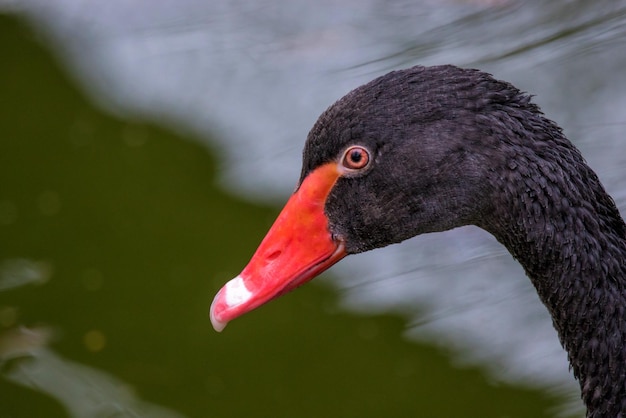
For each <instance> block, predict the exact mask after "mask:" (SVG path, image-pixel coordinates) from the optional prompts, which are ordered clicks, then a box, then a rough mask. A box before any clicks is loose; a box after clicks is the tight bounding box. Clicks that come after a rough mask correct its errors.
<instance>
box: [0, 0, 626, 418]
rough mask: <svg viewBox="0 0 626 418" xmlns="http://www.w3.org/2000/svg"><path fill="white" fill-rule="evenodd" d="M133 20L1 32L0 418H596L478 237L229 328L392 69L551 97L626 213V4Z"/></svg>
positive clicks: (102, 17)
mask: <svg viewBox="0 0 626 418" xmlns="http://www.w3.org/2000/svg"><path fill="white" fill-rule="evenodd" d="M126 3H127V2H106V3H102V2H87V1H84V2H75V1H61V0H57V1H52V2H51V1H45V2H44V1H35V0H29V1H21V2H19V3H18V2H5V3H0V7H2V5H4V6H5V8H6V10H8V11H11V12H12V13H14V14H16V15H17V16H20V18H21V19H23V20H24V21H26V22H29V25H30V28H29V29H26V28H24V27H22V26H20V25H18V24H16V23H15V21H14V20H12V19H9V18H4V19H3V20H2V21H1V22H0V29H1V30H2V31H3V34H2V37H0V39H2V41H1V42H3V44H4V45H3V49H2V50H3V51H6V52H5V55H6V57H7V58H6V59H5V60H4V61H5V64H4V65H3V66H2V70H0V71H3V75H2V78H1V79H2V80H3V84H2V96H3V97H8V98H10V100H9V101H5V102H3V104H2V106H3V108H2V115H3V116H2V118H3V119H2V120H3V124H2V126H3V127H4V128H3V129H4V132H3V138H2V139H1V140H0V155H1V156H2V157H0V158H1V159H2V164H0V173H1V174H0V182H1V183H0V184H1V187H0V228H1V229H0V231H1V232H0V235H1V236H2V237H3V238H2V245H1V247H0V248H1V249H2V251H1V252H0V257H1V259H0V268H1V269H2V271H0V289H1V290H0V327H1V328H0V329H1V330H2V334H1V335H2V337H0V357H1V358H2V359H3V363H2V376H3V379H2V380H0V386H1V387H0V400H2V401H3V402H2V403H0V415H8V414H11V415H10V416H24V417H26V416H29V417H31V416H97V415H98V414H104V415H113V414H115V413H117V414H119V415H121V416H207V415H211V416H285V417H287V416H299V417H302V416H321V415H322V414H325V415H330V416H360V417H362V416H380V415H382V414H385V415H388V416H407V415H417V414H418V412H419V413H420V414H422V415H424V416H460V415H462V416H477V417H486V416H505V415H506V416H520V417H525V416H557V415H558V414H559V413H561V414H562V413H567V412H564V411H572V410H573V411H574V412H573V413H574V414H575V415H576V414H577V412H576V411H577V410H578V411H579V408H580V405H579V403H577V401H576V397H577V389H576V386H577V385H576V383H575V382H574V381H573V379H572V377H571V375H570V374H569V372H568V370H567V362H566V357H565V354H564V352H563V351H562V349H561V348H560V346H559V344H558V340H557V338H556V334H555V332H554V330H553V329H552V326H551V323H550V320H549V318H548V316H547V313H546V312H545V308H543V306H541V304H540V303H539V301H538V300H537V297H536V295H535V293H534V290H533V289H532V287H531V286H530V283H529V281H528V280H527V279H526V278H525V277H523V273H522V271H521V268H519V266H517V264H516V263H515V262H514V261H513V260H512V259H511V258H510V256H509V255H508V254H507V253H506V251H504V249H503V248H502V247H500V246H499V245H498V244H497V243H496V242H495V241H494V240H493V239H492V238H491V237H490V236H489V235H487V234H485V233H483V232H482V231H480V230H478V229H476V228H461V229H458V230H455V231H450V232H447V233H445V234H436V235H428V236H423V237H418V238H416V239H413V240H410V241H408V242H406V243H403V244H402V245H399V246H393V247H390V248H386V249H383V250H380V251H376V252H372V253H368V254H364V255H360V256H358V257H353V258H352V259H350V258H349V259H347V260H345V261H342V263H340V264H339V265H338V266H337V267H336V268H335V269H334V270H333V271H332V272H331V275H328V276H327V277H326V278H324V279H320V280H318V281H317V283H318V284H317V285H309V286H307V287H306V288H304V289H302V290H300V291H298V292H296V293H294V294H292V295H289V296H288V297H286V298H283V299H281V300H277V301H275V302H272V304H270V305H268V306H267V307H264V308H263V309H261V310H259V311H255V312H254V313H252V314H250V315H249V316H248V317H245V318H242V319H240V320H237V322H235V323H233V324H232V325H231V326H229V329H227V331H226V332H225V333H224V334H222V335H217V334H214V333H213V332H212V330H210V328H209V326H210V325H209V323H208V319H207V317H206V310H207V308H208V305H209V303H210V300H211V298H212V295H213V294H214V292H215V290H217V288H219V286H220V285H221V284H222V283H223V282H225V281H226V280H228V279H230V278H231V277H233V276H234V275H236V274H237V273H238V272H239V271H240V269H241V268H242V267H243V266H244V265H245V263H246V262H247V259H248V257H249V256H250V255H251V254H252V252H253V250H254V248H255V246H256V244H257V243H258V241H259V240H260V238H261V237H262V235H263V233H264V232H265V230H266V229H267V228H268V226H269V225H270V223H271V221H272V219H273V217H274V216H275V215H276V213H277V210H278V207H279V206H280V204H281V203H282V202H283V201H284V199H285V198H286V196H287V195H288V194H289V193H290V191H291V190H292V188H293V186H294V184H295V181H296V179H297V176H298V173H299V165H300V152H301V147H302V144H303V141H304V138H305V136H306V133H307V131H308V129H309V128H310V126H311V125H312V124H313V122H314V121H315V119H316V118H317V116H318V115H319V113H320V112H321V111H323V109H325V108H326V107H327V106H328V105H329V104H330V103H332V102H333V101H334V100H336V99H337V98H338V97H340V96H341V95H342V94H344V93H345V92H347V91H348V90H350V89H351V88H353V87H356V86H357V85H359V84H361V83H363V82H365V81H367V80H369V79H371V78H373V77H375V76H377V75H380V74H382V73H384V72H386V71H388V70H390V69H393V68H400V67H406V66H409V65H413V64H417V63H419V64H439V63H454V64H457V65H463V66H472V67H479V68H482V69H485V70H487V71H490V72H492V73H494V74H495V75H496V77H498V78H502V79H506V80H508V81H511V82H513V83H514V84H516V85H517V86H519V87H520V88H522V89H525V90H527V91H530V92H532V93H535V94H536V95H537V96H536V98H535V100H536V101H537V103H539V104H540V105H541V106H542V108H543V109H544V111H545V112H546V113H547V114H548V115H549V117H551V118H552V119H554V120H556V121H557V122H558V123H559V124H560V125H562V126H563V127H564V128H565V131H566V134H567V135H568V136H569V137H570V139H572V140H573V141H574V142H575V143H576V144H577V145H578V146H579V147H580V148H581V150H582V152H583V154H584V155H585V156H586V158H587V159H588V161H589V163H590V165H591V166H592V167H593V168H594V169H596V171H597V172H598V174H599V175H600V177H601V179H602V180H603V182H604V183H605V185H606V187H607V189H608V190H609V192H610V193H611V194H612V195H613V196H614V197H615V199H616V201H617V203H618V206H620V209H622V213H624V208H625V206H626V193H625V191H624V188H623V186H622V184H623V181H624V174H623V173H624V167H626V157H624V156H625V155H626V153H624V151H623V149H624V142H623V139H622V135H621V132H623V128H624V126H625V125H626V111H625V110H624V109H626V91H625V90H626V80H625V78H626V74H625V73H624V72H623V70H622V68H624V66H625V64H626V53H624V52H623V51H626V49H624V46H625V44H626V36H625V35H626V34H625V32H626V29H625V28H626V25H624V23H625V20H626V2H623V1H620V2H615V1H611V2H608V1H605V2H602V1H601V2H593V3H589V2H585V1H556V2H549V3H545V2H539V1H536V2H533V1H529V2H507V1H500V2H493V1H492V2H481V1H474V2H426V1H424V2H417V3H411V2H399V1H397V2H379V1H373V0H372V1H369V2H358V3H356V2H354V3H353V2H342V3H340V4H337V3H336V2H330V1H327V2H306V1H293V2H279V1H268V0H266V1H264V2H261V3H258V2H250V3H247V2H234V1H233V2H214V3H211V2H205V1H202V2H201V1H185V2H166V1H159V2H150V3H149V4H150V6H148V5H147V3H145V4H144V3H143V2H132V4H126ZM33 34H36V35H33ZM33 39H35V40H37V41H36V42H35V41H34V40H33ZM38 42H41V44H42V45H44V46H45V48H46V49H45V50H42V47H41V46H39V45H38ZM6 63H8V64H6ZM57 63H58V64H57ZM59 66H60V68H59ZM77 86H78V87H79V89H78V88H77ZM85 95H86V96H87V98H86V97H85ZM157 126H161V127H160V128H159V127H157ZM164 128H165V129H164ZM209 152H211V153H212V154H213V155H210V154H209ZM251 202H254V204H253V203H251ZM239 321H241V322H239ZM407 337H408V338H407ZM85 382H87V383H85ZM85 387H87V388H88V389H85ZM451 394H454V396H452V395H451ZM2 398H5V399H2ZM452 399H454V400H452ZM572 399H573V400H572ZM2 408H5V409H6V411H8V413H4V414H2V413H1V412H2ZM564 408H565V409H564ZM567 408H572V409H567ZM577 408H578V409H577ZM578 414H580V413H579V412H578Z"/></svg>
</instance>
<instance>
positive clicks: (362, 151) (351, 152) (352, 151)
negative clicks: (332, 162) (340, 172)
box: [341, 145, 370, 170]
mask: <svg viewBox="0 0 626 418" xmlns="http://www.w3.org/2000/svg"><path fill="white" fill-rule="evenodd" d="M369 162H370V153H369V151H368V150H367V149H366V148H363V147H361V146H358V145H355V146H353V147H350V148H348V149H347V150H346V152H345V153H344V154H343V159H342V160H341V164H342V165H343V166H344V167H345V168H347V169H349V170H362V169H364V168H365V167H367V165H368V164H369Z"/></svg>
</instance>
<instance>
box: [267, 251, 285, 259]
mask: <svg viewBox="0 0 626 418" xmlns="http://www.w3.org/2000/svg"><path fill="white" fill-rule="evenodd" d="M281 254H282V250H274V251H272V252H271V253H269V254H268V255H267V260H268V261H274V260H276V259H277V258H278V257H279V256H280V255H281Z"/></svg>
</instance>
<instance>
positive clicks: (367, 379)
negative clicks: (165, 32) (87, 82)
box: [0, 16, 558, 418]
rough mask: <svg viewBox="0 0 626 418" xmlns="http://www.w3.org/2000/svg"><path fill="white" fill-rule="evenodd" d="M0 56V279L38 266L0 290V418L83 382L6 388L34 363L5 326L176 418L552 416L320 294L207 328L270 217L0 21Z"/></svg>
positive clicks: (30, 411)
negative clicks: (25, 280) (114, 109)
mask: <svg viewBox="0 0 626 418" xmlns="http://www.w3.org/2000/svg"><path fill="white" fill-rule="evenodd" d="M0 51H2V63H1V64H0V106H1V108H0V130H1V134H0V267H1V268H4V276H5V280H6V277H7V274H6V271H7V269H11V268H15V266H16V265H17V266H20V265H22V264H20V263H26V264H27V265H32V266H35V267H36V268H38V269H39V270H40V273H41V272H43V273H41V276H42V278H40V280H38V282H37V283H29V284H24V285H21V286H18V285H15V286H11V287H10V286H5V289H4V290H2V291H0V341H1V342H0V354H2V350H4V354H3V355H4V357H0V360H3V362H2V364H1V368H0V371H1V374H0V417H11V418H17V417H23V418H27V417H28V418H32V417H66V416H70V414H69V412H68V407H67V399H70V400H71V399H73V398H76V399H78V398H80V397H81V396H83V395H81V394H80V392H78V391H77V390H78V389H77V388H84V387H86V386H89V385H90V384H89V382H84V381H83V380H82V379H83V377H84V375H83V374H80V373H78V372H76V369H75V368H64V367H62V366H58V365H57V369H56V370H57V372H55V373H59V374H58V376H57V375H53V376H49V375H46V373H50V372H46V370H48V369H47V368H42V370H43V371H42V372H40V373H39V374H31V375H29V376H30V377H29V379H30V380H29V383H26V384H18V383H16V382H15V380H14V379H12V378H10V376H12V375H13V374H14V373H15V372H16V371H19V370H20V369H21V368H22V367H23V366H24V365H28V364H38V363H37V362H38V361H39V362H40V363H43V362H44V361H48V360H46V359H47V358H48V357H46V356H45V355H42V356H41V357H38V356H39V355H38V354H37V351H35V352H34V353H33V354H32V355H29V354H28V353H27V351H28V350H27V348H28V344H26V346H27V347H26V348H25V349H23V350H22V349H20V347H21V346H20V339H19V338H11V337H10V335H12V334H13V333H15V332H16V329H17V327H19V326H24V327H28V328H29V329H32V330H35V331H36V330H46V331H45V334H46V335H50V338H49V340H47V341H48V342H47V343H46V344H44V343H42V344H41V345H42V346H44V347H45V350H46V351H45V352H46V353H48V355H49V353H53V354H54V355H55V356H57V358H60V359H61V360H62V362H64V363H62V364H65V363H67V364H71V365H82V366H83V367H84V368H85V370H83V371H89V372H93V371H95V372H96V373H105V374H107V375H109V376H111V377H112V378H114V379H116V380H115V382H117V383H116V385H118V386H119V385H122V386H123V387H124V388H126V389H128V391H129V392H130V393H132V396H133V397H134V399H136V400H140V401H141V402H147V403H150V404H154V405H159V406H161V407H164V408H167V409H169V410H170V411H176V412H177V413H179V414H182V415H185V416H189V417H209V416H210V417H322V416H324V417H381V416H386V417H400V416H422V417H456V416H465V417H531V416H533V417H536V416H551V413H553V412H554V409H553V408H554V407H555V405H557V404H558V400H557V399H554V398H552V397H550V396H549V395H546V394H544V393H541V392H539V391H536V390H530V389H523V388H519V387H512V386H507V385H496V384H494V383H492V382H491V381H490V380H489V379H488V378H487V377H486V376H484V375H483V374H482V373H481V371H479V370H478V369H473V368H463V367H455V365H454V364H452V363H451V360H450V357H449V356H448V355H447V353H445V352H442V351H440V350H437V349H434V348H431V347H428V346H423V345H417V344H414V343H409V342H407V341H406V340H405V339H404V338H403V337H402V334H403V330H404V327H405V324H404V322H403V321H402V319H401V318H396V317H391V316H371V317H363V316H352V315H348V314H346V313H344V312H342V311H340V310H339V309H338V308H337V296H336V295H335V294H333V292H332V291H330V290H329V289H326V288H324V287H322V286H320V285H319V284H318V285H315V284H313V285H308V286H306V287H305V288H303V289H300V290H299V291H297V292H294V293H292V294H290V295H289V296H288V297H285V298H282V299H280V300H277V301H274V302H272V303H271V304H269V305H267V306H265V307H263V308H261V309H259V310H257V311H255V312H254V313H251V314H249V315H247V316H245V317H243V318H241V319H238V320H237V321H235V322H234V323H232V324H231V325H229V327H228V328H227V329H226V330H225V332H224V333H222V334H217V333H216V332H214V331H213V329H212V328H211V326H210V322H209V319H208V316H207V312H208V307H209V305H210V302H211V299H212V297H213V295H214V294H215V292H216V291H217V289H218V288H219V287H220V286H221V285H222V284H223V283H224V282H226V281H227V280H229V279H230V278H232V277H233V276H235V275H236V274H237V273H239V271H240V270H241V268H242V267H243V266H244V265H245V263H246V262H247V260H248V258H249V257H250V255H251V254H252V252H253V251H254V249H255V247H256V245H257V244H258V242H259V241H260V239H261V238H262V236H263V235H264V233H265V231H266V230H267V228H268V227H269V225H270V224H271V222H272V220H273V218H274V217H275V216H276V214H277V212H278V209H279V208H277V207H276V208H274V207H271V208H270V207H259V206H254V205H251V204H249V203H247V202H245V201H242V200H239V199H237V198H235V197H233V196H231V195H229V194H228V193H227V191H225V190H221V189H219V188H218V187H217V186H216V184H215V178H216V160H217V159H218V158H219V155H217V154H210V153H209V152H208V150H207V149H205V148H202V147H200V146H199V145H197V144H196V143H195V142H193V141H192V138H190V137H185V136H184V135H181V134H177V133H173V132H171V131H168V130H167V129H165V128H163V127H159V126H157V125H155V124H153V123H147V122H142V121H138V120H129V119H125V118H124V117H123V116H122V117H117V116H111V115H109V114H107V113H105V112H103V111H102V110H101V109H99V108H97V107H96V106H95V105H94V104H93V103H91V102H90V101H89V100H88V99H87V97H86V96H85V95H84V94H83V93H82V92H81V91H79V90H78V89H77V87H76V84H75V83H74V82H73V81H72V80H71V79H70V78H69V77H68V75H67V74H66V72H65V71H64V70H63V69H62V68H61V67H60V66H59V64H58V61H57V60H56V59H55V57H54V56H53V55H52V54H51V53H50V51H48V50H47V48H46V47H45V42H40V41H39V40H38V38H37V37H36V36H35V35H34V34H33V32H32V31H31V30H29V28H28V27H27V26H25V25H23V24H21V23H20V22H19V21H17V20H15V19H13V18H9V17H1V16H0ZM2 266H3V267H2ZM1 271H2V270H0V272H1ZM0 277H2V275H0ZM5 284H6V283H5ZM0 285H1V283H0ZM35 345H36V344H35ZM2 347H4V348H2ZM7 347H9V348H7ZM21 351H24V352H25V353H23V354H22V355H19V356H17V357H18V358H14V357H11V359H10V361H9V356H7V353H8V352H12V353H15V352H18V353H20V352H21ZM59 367H60V369H61V371H60V372H58V370H59ZM81 370H82V369H81ZM46 378H50V379H52V380H53V382H55V381H56V380H55V379H58V381H59V382H61V381H63V382H66V383H64V384H63V386H62V387H61V386H58V387H56V388H55V384H53V385H52V387H50V383H49V381H48V380H50V379H48V380H46ZM46 382H47V383H46ZM120 382H123V384H122V383H120ZM59 385H61V383H59ZM92 386H93V385H92ZM65 387H67V389H63V388H65ZM89 387H90V388H91V390H92V391H93V393H95V394H97V393H98V390H99V389H98V387H97V386H95V387H91V386H89ZM54 389H56V390H57V391H58V392H61V393H62V394H63V396H58V395H55V396H53V395H50V393H51V392H53V391H54ZM100 395H101V396H102V397H103V399H105V401H102V399H100V400H98V401H97V402H100V403H102V402H108V403H110V404H111V405H113V406H115V408H117V409H116V410H117V411H118V412H117V413H116V414H109V415H104V416H136V415H134V414H133V412H132V408H129V407H125V403H124V402H123V401H122V400H121V399H116V397H115V396H114V395H113V396H111V395H107V394H106V393H104V392H103V393H101V394H100ZM62 399H65V400H62ZM81 399H82V398H81ZM82 402H86V403H87V404H88V403H89V402H90V400H89V399H82ZM93 402H96V401H95V400H94V401H93ZM137 415H142V414H141V413H137ZM149 415H150V414H149Z"/></svg>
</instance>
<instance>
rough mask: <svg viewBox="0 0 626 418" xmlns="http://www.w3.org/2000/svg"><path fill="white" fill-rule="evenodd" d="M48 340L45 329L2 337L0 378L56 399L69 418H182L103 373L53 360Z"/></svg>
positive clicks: (55, 356) (16, 331)
mask: <svg viewBox="0 0 626 418" xmlns="http://www.w3.org/2000/svg"><path fill="white" fill-rule="evenodd" d="M52 334H53V333H52V330H50V329H48V328H44V327H39V328H33V329H29V328H25V327H16V328H13V329H11V330H9V331H5V332H4V333H2V334H0V368H1V370H2V374H1V376H2V377H3V378H5V379H7V380H8V381H11V382H14V383H17V384H19V385H23V386H25V387H28V388H31V389H35V390H37V391H39V392H43V393H45V394H48V395H50V396H52V397H54V398H55V399H56V400H58V401H60V402H61V403H62V404H63V406H64V407H65V408H66V410H67V412H68V414H69V416H71V417H77V418H98V417H113V416H116V417H145V416H148V417H155V418H182V417H183V415H181V414H179V413H176V412H173V411H171V410H168V409H166V408H163V407H160V406H158V405H154V404H150V403H148V402H144V401H142V400H141V399H139V398H138V396H137V395H136V394H135V393H134V391H133V389H132V387H130V386H129V385H128V384H125V383H124V382H122V381H120V380H119V379H116V378H115V377H113V376H110V375H109V374H107V373H105V372H103V371H101V370H97V369H94V368H92V367H88V366H85V365H83V364H77V363H75V362H72V361H69V360H67V359H65V358H63V357H62V356H60V355H58V354H56V353H55V352H54V351H53V350H51V349H49V348H48V347H47V344H48V342H49V340H50V338H51V337H52ZM86 343H87V341H86Z"/></svg>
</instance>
